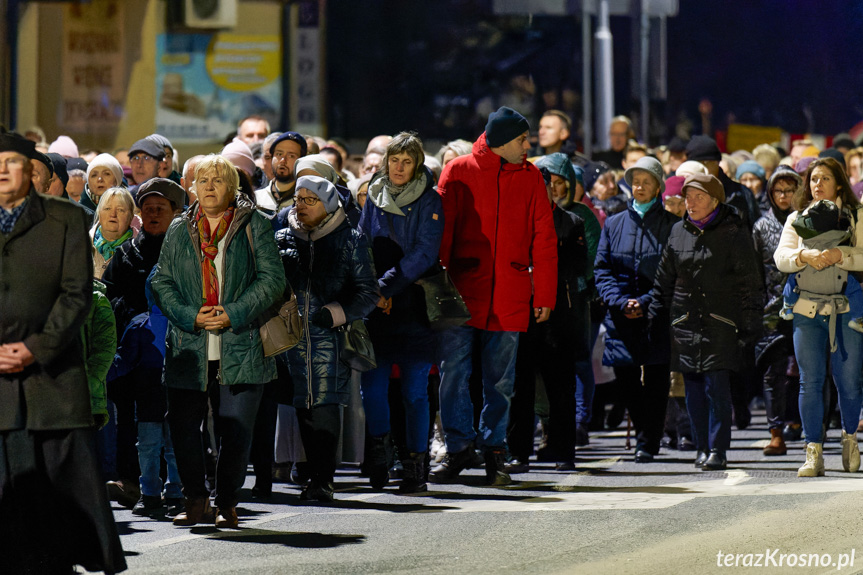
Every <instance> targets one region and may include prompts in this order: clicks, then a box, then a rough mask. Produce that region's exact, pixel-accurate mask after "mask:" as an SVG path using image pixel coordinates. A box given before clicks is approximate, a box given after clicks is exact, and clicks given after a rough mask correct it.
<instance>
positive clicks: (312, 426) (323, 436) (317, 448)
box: [297, 405, 342, 485]
mask: <svg viewBox="0 0 863 575" xmlns="http://www.w3.org/2000/svg"><path fill="white" fill-rule="evenodd" d="M297 420H298V422H299V424H300V437H301V438H302V440H303V447H304V448H305V450H306V459H307V460H308V462H309V475H310V477H311V480H312V482H313V483H315V484H317V485H323V484H326V483H332V482H333V476H334V475H335V474H336V465H337V464H338V461H336V452H337V451H338V448H339V439H340V438H341V436H342V417H341V410H340V409H339V406H338V405H320V406H318V407H313V408H311V409H297Z"/></svg>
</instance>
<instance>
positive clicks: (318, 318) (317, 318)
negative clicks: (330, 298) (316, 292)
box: [311, 308, 333, 329]
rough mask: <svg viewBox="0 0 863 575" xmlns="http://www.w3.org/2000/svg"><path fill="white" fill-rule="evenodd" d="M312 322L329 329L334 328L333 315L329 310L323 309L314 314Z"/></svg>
mask: <svg viewBox="0 0 863 575" xmlns="http://www.w3.org/2000/svg"><path fill="white" fill-rule="evenodd" d="M311 321H312V324H313V325H316V326H318V327H323V328H327V329H329V328H331V327H333V314H331V313H330V310H328V309H327V308H321V309H319V310H318V311H316V312H315V313H314V314H312V318H311Z"/></svg>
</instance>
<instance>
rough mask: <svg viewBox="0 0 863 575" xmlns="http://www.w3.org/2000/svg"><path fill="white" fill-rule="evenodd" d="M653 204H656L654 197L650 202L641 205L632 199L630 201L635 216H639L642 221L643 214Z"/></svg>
mask: <svg viewBox="0 0 863 575" xmlns="http://www.w3.org/2000/svg"><path fill="white" fill-rule="evenodd" d="M655 203H656V196H654V197H653V199H652V200H650V201H649V202H647V203H644V204H642V203H641V202H639V201H638V200H636V199H635V198H633V199H632V209H633V210H635V213H636V214H638V215H639V216H641V219H644V214H646V213H647V210H649V209H650V207H651V206H652V205H653V204H655Z"/></svg>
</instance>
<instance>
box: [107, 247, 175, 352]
mask: <svg viewBox="0 0 863 575" xmlns="http://www.w3.org/2000/svg"><path fill="white" fill-rule="evenodd" d="M164 239H165V234H161V235H158V236H153V235H150V234H148V233H147V232H145V231H144V230H141V232H140V233H139V234H138V235H137V236H135V237H134V238H132V239H130V240H126V241H125V242H123V245H121V246H120V247H119V248H118V249H117V251H116V252H115V253H114V257H113V258H111V261H110V262H108V267H107V268H105V273H104V274H102V283H104V284H105V286H106V287H107V288H108V292H107V296H108V299H109V300H110V301H111V307H112V308H113V309H114V316H115V317H116V318H117V335H118V336H119V337H122V335H123V332H124V331H125V330H126V326H128V325H129V323H130V322H131V321H132V318H133V317H135V316H136V315H138V314H142V313H145V312H147V311H148V309H149V306H148V304H147V296H146V295H145V293H144V284H145V283H146V282H147V276H149V275H150V272H151V271H153V268H154V267H155V266H156V264H157V263H158V262H159V252H160V251H161V249H162V241H163V240H164Z"/></svg>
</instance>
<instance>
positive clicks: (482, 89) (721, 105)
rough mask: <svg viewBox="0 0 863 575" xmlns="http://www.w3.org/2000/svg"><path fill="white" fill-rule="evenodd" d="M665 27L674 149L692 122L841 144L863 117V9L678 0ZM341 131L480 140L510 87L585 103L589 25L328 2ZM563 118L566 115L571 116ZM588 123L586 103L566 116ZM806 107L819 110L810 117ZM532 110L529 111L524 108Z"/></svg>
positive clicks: (625, 78) (536, 102)
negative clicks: (528, 86)
mask: <svg viewBox="0 0 863 575" xmlns="http://www.w3.org/2000/svg"><path fill="white" fill-rule="evenodd" d="M680 4H681V6H680V11H679V14H678V15H677V16H676V17H674V18H671V19H669V21H668V51H669V57H668V100H667V101H666V102H654V110H655V113H656V115H657V118H658V119H659V122H658V124H659V126H660V132H662V134H661V135H658V136H657V139H658V140H659V141H657V142H651V143H653V144H655V143H660V142H665V141H667V140H668V139H670V137H671V136H672V135H673V129H674V124H675V122H676V120H677V118H678V117H679V116H680V114H681V113H683V114H685V115H686V116H687V117H688V118H689V120H690V121H691V122H692V123H693V124H694V126H695V133H699V132H700V127H701V123H700V116H699V113H698V102H699V100H700V99H702V98H708V99H710V100H711V102H712V103H713V107H714V114H713V126H714V128H718V129H724V127H725V124H726V122H727V120H728V118H729V114H733V117H734V118H735V119H736V121H737V122H740V123H749V124H757V125H765V126H780V127H782V128H784V129H785V130H786V131H789V132H791V133H803V132H806V131H812V132H814V133H820V134H826V135H832V134H835V133H836V132H839V131H846V130H848V129H849V128H850V127H851V126H853V125H854V124H856V123H857V122H859V121H861V120H863V98H861V97H860V94H861V93H863V1H861V0H853V1H852V0H842V1H839V0H837V1H833V0H831V1H821V0H724V1H720V0H681V2H680ZM327 6H328V14H327V18H328V25H327V47H328V84H329V88H330V92H329V94H328V102H329V108H328V116H329V127H330V130H329V131H330V133H331V134H334V135H341V136H343V137H349V138H368V137H371V136H373V135H376V134H380V133H395V132H398V131H400V130H404V129H413V130H419V131H420V134H421V136H423V137H425V138H435V139H452V138H456V137H464V138H466V139H469V140H473V139H474V138H476V136H477V135H479V133H480V132H481V131H482V127H483V125H484V123H485V115H484V114H483V113H482V110H483V109H484V108H483V105H482V104H483V100H484V99H485V100H486V101H488V100H490V101H491V102H492V104H493V105H494V106H495V107H496V106H497V105H499V104H500V103H508V102H507V101H506V100H505V96H504V94H505V92H506V91H507V90H511V87H510V83H511V81H512V79H513V78H514V77H516V76H519V75H525V76H529V77H530V78H531V81H532V82H534V84H535V87H536V90H535V95H534V96H533V102H532V103H526V104H525V105H524V107H526V108H529V107H530V106H533V109H534V110H533V111H534V113H535V114H541V112H542V111H543V110H544V109H546V108H547V106H546V104H545V102H544V101H543V97H542V94H543V93H547V92H549V91H555V90H557V91H558V92H561V93H562V91H563V90H567V89H569V90H570V91H572V92H576V93H580V92H581V53H580V52H581V37H580V36H581V25H580V22H579V21H578V20H577V19H576V18H574V17H549V16H544V17H540V16H537V17H534V18H527V17H524V16H500V15H496V14H494V13H493V11H492V9H491V6H492V1H491V0H435V1H428V2H425V1H423V2H420V1H416V2H405V1H397V0H363V1H362V2H356V1H354V0H329V2H328V3H327ZM632 25H633V21H632V20H631V19H629V18H625V17H613V18H612V32H613V33H614V49H615V107H616V110H615V112H616V113H620V114H628V113H630V111H631V110H633V109H637V108H638V104H637V102H634V101H633V99H632V98H631V93H632V87H631V84H630V82H631V69H630V67H631V62H632V54H631V42H632V32H633V30H632ZM559 107H563V106H562V105H561V106H559ZM564 109H565V110H566V111H567V112H569V113H570V114H571V115H572V116H573V117H574V118H576V119H577V118H580V117H581V115H582V114H581V104H580V103H573V104H572V105H571V107H570V108H564ZM806 110H809V112H810V113H809V115H808V116H807V114H806ZM520 111H524V110H520ZM526 115H527V114H526Z"/></svg>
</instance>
